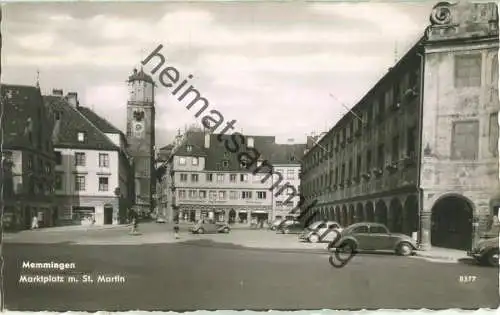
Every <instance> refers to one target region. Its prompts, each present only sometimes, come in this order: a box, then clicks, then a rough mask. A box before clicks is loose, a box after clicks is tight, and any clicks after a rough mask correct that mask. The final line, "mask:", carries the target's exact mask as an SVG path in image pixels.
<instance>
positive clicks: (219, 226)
mask: <svg viewBox="0 0 500 315" xmlns="http://www.w3.org/2000/svg"><path fill="white" fill-rule="evenodd" d="M229 231H231V228H230V227H229V225H227V224H226V223H218V222H214V221H201V222H198V223H196V224H195V225H194V226H193V227H192V228H191V232H192V233H193V234H205V233H229Z"/></svg>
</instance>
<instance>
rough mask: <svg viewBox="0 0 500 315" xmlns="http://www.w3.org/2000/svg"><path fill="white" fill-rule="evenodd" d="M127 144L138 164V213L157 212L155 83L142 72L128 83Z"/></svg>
mask: <svg viewBox="0 0 500 315" xmlns="http://www.w3.org/2000/svg"><path fill="white" fill-rule="evenodd" d="M127 83H128V93H129V95H128V101H127V141H128V145H129V148H128V152H129V154H130V155H131V156H132V158H133V163H134V174H135V175H134V180H135V183H134V187H135V205H136V207H137V210H139V211H145V212H146V213H149V212H151V211H153V210H154V207H155V205H154V195H155V187H156V183H155V178H154V177H155V176H154V158H155V151H154V148H155V107H154V96H155V90H154V89H155V83H154V81H153V79H152V78H151V77H150V76H149V75H147V74H145V73H144V71H143V70H142V68H141V70H140V71H137V69H134V72H133V73H132V75H131V76H129V78H128V80H127Z"/></svg>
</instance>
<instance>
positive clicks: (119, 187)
mask: <svg viewBox="0 0 500 315" xmlns="http://www.w3.org/2000/svg"><path fill="white" fill-rule="evenodd" d="M44 101H45V105H46V106H47V107H48V108H49V109H50V111H51V112H52V114H53V117H54V121H55V124H54V128H53V132H52V141H53V143H54V152H55V160H56V163H55V164H56V166H55V170H56V173H55V187H54V188H55V194H56V198H55V199H56V200H55V204H56V205H57V218H58V220H59V223H60V224H80V223H82V221H88V219H92V220H94V221H95V224H98V225H102V224H119V223H123V222H124V221H125V219H126V215H127V209H128V208H130V207H131V206H132V201H133V197H134V196H133V189H134V187H133V180H132V178H133V177H132V172H131V164H130V158H129V156H128V155H127V152H126V147H127V142H126V139H125V135H124V134H123V133H122V132H121V131H119V130H118V129H117V128H115V127H114V126H113V125H111V124H110V123H109V122H108V121H106V120H105V119H104V118H102V117H100V116H99V115H97V114H96V113H95V112H93V111H92V110H91V109H89V108H86V107H82V106H80V105H79V101H78V95H77V93H74V92H71V93H68V95H66V96H63V91H62V90H53V95H48V96H44Z"/></svg>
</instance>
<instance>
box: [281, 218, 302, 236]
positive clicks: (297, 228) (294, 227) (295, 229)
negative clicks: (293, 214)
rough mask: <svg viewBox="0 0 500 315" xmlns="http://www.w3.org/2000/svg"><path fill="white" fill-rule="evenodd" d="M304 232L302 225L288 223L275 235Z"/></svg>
mask: <svg viewBox="0 0 500 315" xmlns="http://www.w3.org/2000/svg"><path fill="white" fill-rule="evenodd" d="M303 230H304V224H303V223H302V222H299V221H291V220H290V221H288V222H287V223H285V224H283V225H282V226H281V227H280V229H279V230H278V232H277V233H282V234H299V233H302V231H303Z"/></svg>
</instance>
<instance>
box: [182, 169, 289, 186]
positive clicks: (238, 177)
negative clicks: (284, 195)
mask: <svg viewBox="0 0 500 315" xmlns="http://www.w3.org/2000/svg"><path fill="white" fill-rule="evenodd" d="M188 175H189V174H186V173H181V174H180V181H181V182H187V181H188V179H190V181H191V182H192V183H198V182H199V181H200V174H190V175H191V176H188ZM214 175H215V176H214ZM227 175H229V177H228V176H227ZM256 176H257V178H258V179H259V180H263V179H265V178H266V176H268V174H267V173H263V174H259V175H256ZM297 176H298V174H296V172H295V170H293V169H291V170H287V175H286V179H291V180H293V179H296V178H297ZM214 178H215V180H216V182H217V183H224V182H225V181H226V179H229V182H230V183H238V182H240V183H247V182H248V180H249V174H221V173H216V174H214V173H205V182H209V183H211V182H214Z"/></svg>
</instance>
